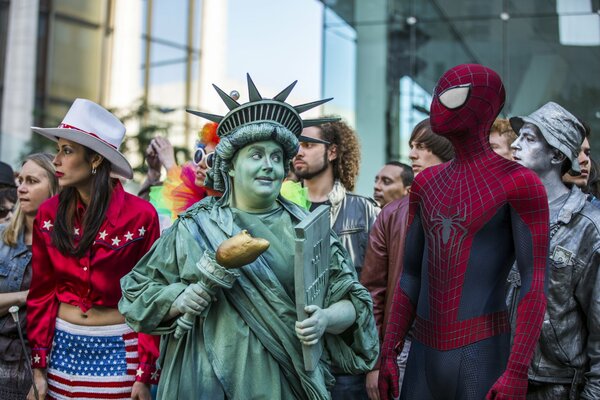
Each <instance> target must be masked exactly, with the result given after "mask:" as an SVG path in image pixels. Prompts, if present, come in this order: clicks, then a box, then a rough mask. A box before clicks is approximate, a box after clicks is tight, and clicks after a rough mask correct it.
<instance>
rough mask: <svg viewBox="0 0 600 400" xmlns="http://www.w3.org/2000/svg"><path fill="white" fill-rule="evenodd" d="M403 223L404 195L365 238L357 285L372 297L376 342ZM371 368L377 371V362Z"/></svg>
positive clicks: (395, 277)
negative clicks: (363, 255)
mask: <svg viewBox="0 0 600 400" xmlns="http://www.w3.org/2000/svg"><path fill="white" fill-rule="evenodd" d="M407 220H408V196H406V197H403V198H402V199H399V200H394V201H392V202H391V203H388V204H386V205H385V207H383V209H382V210H381V212H380V213H379V216H378V217H377V220H376V221H375V224H373V227H372V228H371V233H370V235H369V244H368V247H367V253H366V255H365V261H364V265H363V269H362V273H361V276H360V282H361V283H362V284H363V285H364V286H365V287H366V288H367V290H368V291H369V292H370V293H371V297H372V298H373V312H374V314H375V322H376V323H377V329H378V331H379V340H380V343H383V338H384V337H385V328H386V326H387V322H388V319H389V312H390V309H391V307H392V299H393V298H394V290H396V287H397V286H398V281H399V280H400V274H401V273H402V262H403V258H404V241H405V238H406V230H407ZM373 369H379V360H377V364H376V365H375V367H374V368H373Z"/></svg>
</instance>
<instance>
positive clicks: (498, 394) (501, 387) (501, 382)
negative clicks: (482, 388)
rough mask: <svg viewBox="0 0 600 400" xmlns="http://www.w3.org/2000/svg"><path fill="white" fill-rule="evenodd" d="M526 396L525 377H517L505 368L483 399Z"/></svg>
mask: <svg viewBox="0 0 600 400" xmlns="http://www.w3.org/2000/svg"><path fill="white" fill-rule="evenodd" d="M526 396H527V378H525V379H523V378H517V377H515V376H514V374H512V373H511V371H509V370H506V371H504V373H503V374H502V375H501V376H500V378H498V380H497V381H496V383H494V385H492V387H491V388H490V391H489V392H488V393H487V395H486V396H485V400H525V397H526Z"/></svg>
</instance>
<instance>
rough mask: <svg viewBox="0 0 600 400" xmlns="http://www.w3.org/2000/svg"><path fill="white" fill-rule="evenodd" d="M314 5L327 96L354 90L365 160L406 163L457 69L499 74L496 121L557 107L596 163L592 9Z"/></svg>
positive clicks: (467, 0) (596, 8) (597, 4)
mask: <svg viewBox="0 0 600 400" xmlns="http://www.w3.org/2000/svg"><path fill="white" fill-rule="evenodd" d="M322 2H323V4H324V33H323V37H324V43H325V44H324V49H325V50H324V76H323V81H324V85H323V87H324V91H325V95H328V96H329V95H332V96H334V97H336V98H340V97H341V96H339V95H340V94H343V93H344V90H352V88H355V90H354V91H353V92H352V94H353V96H352V103H353V107H354V110H355V118H356V121H355V123H356V127H357V129H358V131H359V132H360V134H361V138H362V142H363V147H364V150H365V154H364V156H363V157H377V158H376V159H377V160H380V159H381V154H382V153H383V154H385V157H384V158H385V160H405V161H406V160H407V156H408V143H407V142H408V138H409V136H410V133H411V130H412V127H413V126H414V125H415V124H416V123H417V122H419V121H420V120H421V119H423V118H425V117H427V115H428V109H429V103H430V101H431V93H432V91H433V88H434V86H435V84H436V82H437V79H438V78H439V77H440V76H441V75H442V74H443V73H444V72H445V71H446V70H447V69H449V68H451V67H453V66H455V65H457V64H462V63H478V64H483V65H486V66H488V67H490V68H492V69H494V70H495V71H497V72H498V73H499V74H500V76H501V77H502V79H503V82H504V84H505V86H506V93H507V98H506V104H505V106H504V109H503V112H502V114H501V116H514V115H522V114H529V113H530V112H532V111H533V110H534V109H536V108H538V107H539V106H541V105H542V104H544V103H546V102H548V101H556V102H558V103H559V104H561V105H563V106H564V107H565V108H567V109H568V110H570V111H572V112H573V113H575V114H576V115H577V116H578V117H580V118H581V119H583V120H584V121H586V122H587V123H588V125H590V127H591V129H592V136H591V140H590V142H591V145H592V157H594V155H597V154H600V139H595V138H596V137H600V79H599V78H598V77H599V76H600V1H599V0H555V1H548V0H528V1H510V0H504V1H478V0H451V1H439V0H427V1H422V0H373V1H369V2H363V1H359V0H323V1H322ZM365 3H368V4H365ZM339 43H343V47H340V45H339ZM342 48H343V49H345V50H344V53H343V54H342V56H340V54H339V52H340V49H342ZM365 55H366V56H367V57H365ZM341 57H342V58H343V59H344V60H345V62H343V63H342V65H343V73H342V76H343V77H344V79H345V80H346V82H348V81H350V82H352V83H350V84H346V85H344V89H341V88H340V85H338V84H337V83H336V82H337V81H338V80H339V79H340V72H339V66H336V65H337V64H339V60H340V58H341ZM381 88H383V89H384V90H381ZM347 93H349V92H347ZM334 101H335V100H334ZM364 110H367V111H366V112H365V111H364ZM380 120H382V121H380ZM596 132H598V133H596ZM378 138H381V139H378ZM371 139H373V140H371ZM373 142H374V143H373ZM596 159H598V156H596ZM370 164H372V163H364V162H363V169H362V171H361V180H360V182H359V185H360V184H362V186H361V187H362V188H363V189H364V188H366V187H367V186H368V185H371V181H372V178H373V177H374V176H375V174H376V172H377V170H378V168H379V167H380V165H381V164H382V163H381V164H380V165H376V166H372V167H370ZM369 168H370V170H369ZM363 192H364V190H363Z"/></svg>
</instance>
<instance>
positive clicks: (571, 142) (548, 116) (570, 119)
mask: <svg viewBox="0 0 600 400" xmlns="http://www.w3.org/2000/svg"><path fill="white" fill-rule="evenodd" d="M526 122H528V123H530V124H533V125H535V126H536V127H537V128H538V129H539V130H540V132H541V133H542V135H543V136H544V139H546V141H547V142H548V144H549V145H550V146H552V147H554V148H555V149H558V150H560V151H561V152H562V153H563V154H564V155H565V156H567V158H568V159H569V160H571V172H572V173H571V175H579V174H581V168H579V162H577V156H578V155H579V151H580V149H581V143H583V138H584V137H585V128H584V127H583V125H582V124H581V122H580V121H579V120H578V119H577V118H576V117H575V116H574V115H573V114H571V113H570V112H568V111H567V110H565V109H564V108H563V107H561V106H560V105H558V104H556V103H554V102H552V101H551V102H548V103H546V104H544V105H543V106H542V107H540V108H538V109H537V110H535V111H534V112H532V113H531V114H529V115H528V116H525V117H512V118H510V125H511V126H512V128H513V130H514V131H515V132H517V134H518V133H519V130H520V129H521V127H522V126H523V124H525V123H526Z"/></svg>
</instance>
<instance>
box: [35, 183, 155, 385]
mask: <svg viewBox="0 0 600 400" xmlns="http://www.w3.org/2000/svg"><path fill="white" fill-rule="evenodd" d="M57 210H58V195H57V196H54V197H52V198H50V199H48V200H47V201H45V202H44V203H43V204H42V205H41V206H40V208H39V210H38V213H37V216H36V218H35V221H34V223H33V246H32V253H33V256H32V260H31V265H32V273H33V277H32V280H31V287H30V289H29V295H28V296H27V338H28V340H29V344H30V346H31V357H32V367H33V368H46V366H47V361H48V358H47V356H48V355H49V352H50V348H51V345H52V340H53V337H54V326H55V321H56V318H57V315H58V308H59V305H60V303H67V304H70V305H73V306H77V307H79V308H80V309H81V311H83V312H86V311H88V310H89V309H90V308H92V307H96V306H100V307H110V308H117V305H118V303H119V300H120V299H121V285H120V282H119V281H120V279H121V278H122V277H123V276H124V275H125V274H127V273H128V272H129V271H131V270H132V269H133V267H134V266H135V264H136V263H137V262H138V260H139V259H140V258H142V257H143V256H144V255H145V254H146V253H147V252H148V250H150V247H152V244H153V243H154V241H155V240H156V239H157V238H158V236H159V235H160V228H159V225H158V216H157V214H156V211H155V209H154V207H152V205H151V204H150V203H148V202H147V201H145V200H142V199H140V198H138V197H136V196H133V195H131V194H129V193H127V192H125V190H124V189H123V186H122V185H121V183H120V182H117V183H116V185H115V187H114V190H113V193H112V196H111V200H110V204H109V206H108V209H107V211H106V217H105V220H104V222H103V223H102V225H101V227H100V229H99V230H98V234H97V236H96V240H95V241H94V243H93V245H92V246H91V249H90V251H88V252H87V253H86V254H85V255H84V256H83V257H81V258H77V257H75V256H72V255H65V254H62V253H61V252H60V251H59V250H58V249H57V248H56V247H55V246H54V245H53V244H52V238H51V234H52V229H53V228H54V220H55V218H56V212H57ZM84 211H85V206H84V205H83V203H81V202H79V203H78V204H77V209H76V212H75V221H74V232H73V238H74V242H75V243H77V242H78V241H79V239H80V238H81V234H82V229H81V222H82V216H83V214H84ZM159 341H160V338H159V337H158V336H151V335H146V334H142V333H140V334H139V335H138V356H139V362H140V365H139V368H138V370H137V374H136V380H138V381H142V382H145V383H156V382H157V381H158V375H159V371H158V370H157V369H156V360H157V358H158V345H159Z"/></svg>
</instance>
